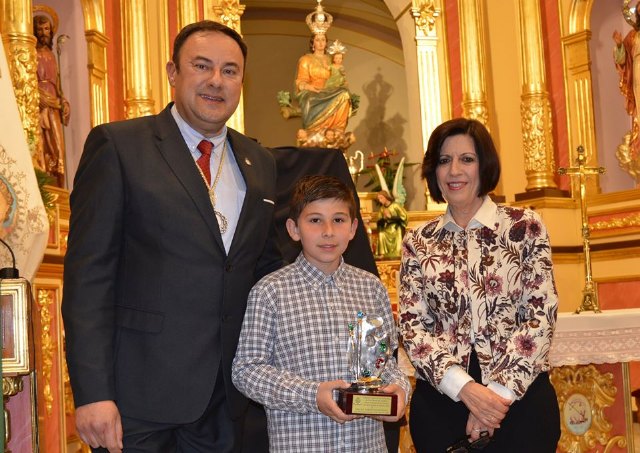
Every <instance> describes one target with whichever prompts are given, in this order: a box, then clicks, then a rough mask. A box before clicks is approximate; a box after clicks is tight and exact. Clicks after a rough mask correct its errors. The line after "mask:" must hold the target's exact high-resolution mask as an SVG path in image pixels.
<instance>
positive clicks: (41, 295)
mask: <svg viewBox="0 0 640 453" xmlns="http://www.w3.org/2000/svg"><path fill="white" fill-rule="evenodd" d="M52 305H53V299H52V297H51V292H50V290H49V289H38V311H39V312H40V327H41V333H40V334H41V336H40V344H41V345H40V352H41V354H42V381H43V386H42V396H43V398H44V407H45V410H46V412H47V415H51V413H52V410H53V391H52V389H51V371H52V369H53V359H54V353H55V340H54V338H53V335H52V332H51V330H52V328H53V327H52V323H51V322H52V319H53V317H52V315H51V306H52Z"/></svg>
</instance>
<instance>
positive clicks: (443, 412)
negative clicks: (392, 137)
mask: <svg viewBox="0 0 640 453" xmlns="http://www.w3.org/2000/svg"><path fill="white" fill-rule="evenodd" d="M422 176H423V177H424V178H425V179H426V180H427V184H428V186H429V191H430V193H431V196H432V197H433V199H434V200H436V201H438V202H444V201H445V200H446V201H447V202H448V207H447V211H446V213H445V214H444V215H443V216H440V217H438V218H436V219H434V220H432V221H430V222H427V223H426V224H425V225H423V226H421V227H419V228H417V229H416V230H414V231H412V232H410V233H407V235H406V236H405V239H404V241H403V254H402V265H401V269H400V289H399V298H400V326H401V335H402V338H403V341H404V347H405V349H406V350H407V353H408V355H409V357H410V358H411V361H412V363H413V365H414V366H415V368H416V370H417V373H418V380H417V385H416V391H415V393H414V396H413V399H412V402H411V412H410V413H411V417H410V428H411V434H412V437H413V441H414V444H415V446H416V449H417V451H418V452H428V453H440V452H444V451H446V449H447V447H449V446H451V445H453V444H456V443H459V442H461V443H462V444H463V445H464V444H466V443H467V442H476V443H477V444H481V445H482V444H484V443H485V441H487V440H489V438H490V439H491V440H490V442H489V443H488V445H486V447H485V448H484V451H485V452H506V451H517V452H519V453H526V452H531V453H546V452H555V450H556V444H557V442H558V439H559V437H560V418H559V417H560V416H559V410H558V403H557V398H556V394H555V391H554V389H553V387H552V386H551V384H550V382H549V376H548V373H547V371H548V369H549V362H548V354H549V345H550V342H551V337H552V336H553V330H554V326H555V321H556V315H557V304H558V297H557V293H556V289H555V283H554V278H553V269H552V262H551V248H550V246H549V238H548V236H547V231H546V228H545V226H544V225H543V223H542V221H541V220H540V217H539V216H538V215H537V214H536V213H535V212H533V211H531V210H529V209H521V208H510V207H505V206H497V205H496V204H495V203H494V202H493V201H492V200H491V198H489V196H488V193H489V192H491V191H492V190H493V189H494V188H495V187H496V185H497V183H498V179H499V177H500V162H499V159H498V154H497V152H496V149H495V146H494V144H493V141H492V140H491V136H490V135H489V132H488V131H487V130H486V128H485V127H484V126H483V125H482V124H481V123H480V122H478V121H475V120H468V119H464V118H459V119H454V120H451V121H447V122H445V123H443V124H441V125H440V126H438V127H437V128H436V129H435V130H434V131H433V133H432V135H431V137H430V138H429V144H428V148H427V152H426V154H425V156H424V160H423V163H422ZM485 433H486V434H485ZM485 435H486V436H487V437H485ZM481 436H482V437H481Z"/></svg>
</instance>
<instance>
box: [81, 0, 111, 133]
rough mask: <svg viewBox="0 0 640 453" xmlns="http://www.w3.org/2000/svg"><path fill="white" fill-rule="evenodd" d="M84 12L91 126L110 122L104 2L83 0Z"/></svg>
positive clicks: (107, 42)
mask: <svg viewBox="0 0 640 453" xmlns="http://www.w3.org/2000/svg"><path fill="white" fill-rule="evenodd" d="M81 1H82V10H83V12H84V29H85V32H84V36H85V39H86V41H87V68H88V70H89V98H90V100H91V127H94V126H97V125H98V124H102V123H107V122H109V102H108V101H109V93H108V88H107V44H109V38H107V35H106V34H105V22H104V20H105V18H104V3H103V2H102V1H100V0H81Z"/></svg>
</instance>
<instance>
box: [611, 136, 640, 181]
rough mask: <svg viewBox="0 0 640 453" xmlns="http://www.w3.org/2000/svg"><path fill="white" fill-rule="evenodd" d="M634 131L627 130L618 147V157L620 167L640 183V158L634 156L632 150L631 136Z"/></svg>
mask: <svg viewBox="0 0 640 453" xmlns="http://www.w3.org/2000/svg"><path fill="white" fill-rule="evenodd" d="M632 135H633V133H632V132H627V133H626V134H625V135H624V138H623V139H622V143H621V144H620V145H618V147H617V148H616V158H617V159H618V164H619V165H620V168H622V169H623V170H624V171H626V172H627V173H629V174H630V175H631V176H632V177H633V179H634V180H635V182H636V184H638V183H640V160H639V159H638V157H637V156H636V157H634V156H633V153H632V152H631V137H632Z"/></svg>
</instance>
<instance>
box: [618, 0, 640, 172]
mask: <svg viewBox="0 0 640 453" xmlns="http://www.w3.org/2000/svg"><path fill="white" fill-rule="evenodd" d="M628 4H629V0H626V1H625V2H624V7H623V16H624V17H625V19H626V20H627V22H628V23H629V24H630V25H631V26H632V27H633V29H632V30H630V31H629V32H628V33H627V35H626V36H625V38H624V39H622V34H621V33H620V32H619V31H618V30H615V31H614V32H613V40H614V42H615V44H616V46H615V48H614V53H613V56H614V61H615V65H616V69H617V70H618V74H619V75H620V91H621V92H622V95H623V96H624V97H625V107H626V111H627V114H628V115H629V116H631V131H629V133H628V134H627V135H626V136H625V138H624V141H623V143H622V144H621V145H619V146H618V152H617V154H618V159H619V160H620V163H621V165H622V166H623V167H624V168H625V170H627V171H628V172H629V173H631V175H632V176H634V177H635V178H636V180H639V181H640V174H638V171H639V170H640V168H639V166H638V163H639V160H640V136H639V135H640V111H639V109H638V105H637V103H638V102H640V33H638V30H640V10H639V8H638V6H639V5H640V2H638V3H637V4H636V6H635V7H634V8H629V6H628ZM625 162H626V164H625Z"/></svg>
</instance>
